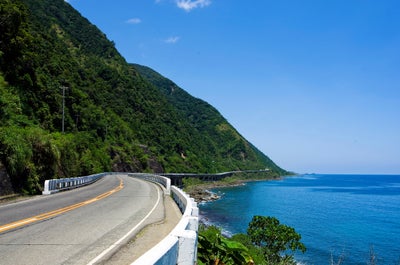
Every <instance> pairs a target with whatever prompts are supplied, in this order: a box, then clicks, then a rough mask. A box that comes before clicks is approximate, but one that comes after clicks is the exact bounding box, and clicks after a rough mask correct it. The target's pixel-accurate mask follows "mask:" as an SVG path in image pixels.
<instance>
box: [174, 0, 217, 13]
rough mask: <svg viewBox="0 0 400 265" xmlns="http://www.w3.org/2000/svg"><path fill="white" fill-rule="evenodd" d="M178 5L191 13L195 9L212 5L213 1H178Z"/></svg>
mask: <svg viewBox="0 0 400 265" xmlns="http://www.w3.org/2000/svg"><path fill="white" fill-rule="evenodd" d="M176 5H177V6H178V7H179V8H182V9H184V10H185V11H187V12H189V11H191V10H192V9H193V8H198V7H206V6H208V5H211V0H176Z"/></svg>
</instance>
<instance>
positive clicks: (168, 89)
mask: <svg viewBox="0 0 400 265" xmlns="http://www.w3.org/2000/svg"><path fill="white" fill-rule="evenodd" d="M131 65H132V67H133V68H134V69H135V70H137V71H138V72H139V73H140V74H141V75H142V76H143V77H144V78H146V80H148V81H149V82H151V83H152V84H153V85H154V86H155V87H157V88H158V89H159V90H160V91H161V92H162V93H163V95H164V96H165V97H166V98H167V100H168V101H169V102H170V103H171V104H172V105H173V106H175V108H176V109H177V110H178V112H179V114H180V115H182V117H183V118H184V119H185V120H187V121H188V122H189V124H190V125H191V126H192V127H193V131H192V136H194V135H193V134H195V133H197V134H196V137H198V138H199V139H202V142H203V143H204V144H205V145H204V147H205V148H207V149H208V150H207V154H214V156H213V159H217V160H220V161H222V163H223V162H225V163H227V164H226V166H227V167H229V168H235V169H257V168H258V167H259V166H260V165H265V166H266V167H268V168H269V169H272V170H274V171H276V172H279V173H280V174H286V173H287V172H286V171H284V170H283V169H281V168H280V167H278V166H277V165H276V164H275V163H274V162H273V161H272V160H271V159H270V158H268V157H267V156H266V155H265V154H263V153H262V152H261V151H260V150H258V149H257V148H256V147H255V146H253V145H252V144H251V143H249V142H248V141H247V140H246V139H245V138H243V137H242V136H241V135H240V134H239V133H238V132H237V131H236V129H235V128H233V127H232V126H231V125H230V124H229V123H228V122H227V121H226V119H225V118H224V117H223V116H222V115H221V114H220V113H219V112H218V111H217V110H216V109H215V108H214V107H213V106H211V105H210V104H208V103H207V102H205V101H203V100H201V99H198V98H195V97H193V96H191V95H190V94H189V93H187V92H186V91H185V90H183V89H182V88H180V87H178V86H177V85H176V84H175V83H174V82H172V81H171V80H169V79H167V78H165V77H163V76H162V75H160V74H159V73H157V72H155V71H154V70H152V69H151V68H149V67H146V66H142V65H138V64H131ZM233 161H243V162H245V164H241V163H237V164H235V162H233ZM229 162H231V164H229Z"/></svg>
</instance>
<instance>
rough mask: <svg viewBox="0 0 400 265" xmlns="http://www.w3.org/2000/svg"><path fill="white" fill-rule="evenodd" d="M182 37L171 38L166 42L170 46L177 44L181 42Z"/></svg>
mask: <svg viewBox="0 0 400 265" xmlns="http://www.w3.org/2000/svg"><path fill="white" fill-rule="evenodd" d="M179 39H180V37H178V36H173V37H169V38H168V39H165V40H164V42H165V43H168V44H175V43H177V42H178V41H179Z"/></svg>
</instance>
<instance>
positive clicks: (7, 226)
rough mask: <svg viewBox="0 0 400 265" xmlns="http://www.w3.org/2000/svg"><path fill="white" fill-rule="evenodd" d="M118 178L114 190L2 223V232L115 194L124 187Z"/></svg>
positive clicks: (0, 229)
mask: <svg viewBox="0 0 400 265" xmlns="http://www.w3.org/2000/svg"><path fill="white" fill-rule="evenodd" d="M118 178H119V185H118V186H117V187H116V188H114V189H112V190H109V191H107V192H105V193H103V194H100V195H99V196H96V197H94V198H92V199H89V200H87V201H83V202H79V203H76V204H73V205H69V206H66V207H64V208H60V209H57V210H53V211H50V212H47V213H43V214H39V215H36V216H32V217H29V218H26V219H22V220H19V221H15V222H12V223H9V224H5V225H2V226H0V233H2V232H5V231H8V230H11V229H14V228H18V227H21V226H24V225H27V224H31V223H35V222H38V221H41V220H44V219H49V218H52V217H55V216H57V215H60V214H63V213H66V212H69V211H72V210H75V209H77V208H80V207H82V206H85V205H88V204H90V203H93V202H96V201H99V200H101V199H104V198H106V197H108V196H110V195H111V194H114V193H116V192H118V191H120V190H121V189H123V188H124V182H123V180H122V179H121V178H120V177H118Z"/></svg>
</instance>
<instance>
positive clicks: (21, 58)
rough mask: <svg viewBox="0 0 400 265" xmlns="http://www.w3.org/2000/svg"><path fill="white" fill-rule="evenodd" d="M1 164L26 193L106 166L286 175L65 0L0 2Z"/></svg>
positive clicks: (15, 187) (112, 168)
mask: <svg viewBox="0 0 400 265" xmlns="http://www.w3.org/2000/svg"><path fill="white" fill-rule="evenodd" d="M63 130H64V131H63ZM0 161H1V162H0V176H3V175H8V176H9V178H10V180H11V185H12V189H13V190H14V191H16V192H26V193H37V192H39V191H40V190H41V188H42V186H41V185H42V184H43V180H44V179H49V178H58V177H73V176H79V175H86V174H92V173H96V172H104V171H131V172H202V173H206V172H220V171H228V170H239V169H241V170H245V169H261V168H266V167H267V168H270V169H271V170H272V172H271V174H276V175H281V174H285V173H286V172H285V171H284V170H282V169H281V168H279V167H278V166H277V165H275V164H274V163H273V162H272V161H271V160H270V159H269V158H268V157H267V156H265V155H264V154H263V153H262V152H260V151H259V150H258V149H257V148H255V147H254V146H253V145H252V144H250V143H249V142H248V141H247V140H246V139H244V138H243V137H242V136H241V135H240V134H239V133H238V132H237V131H236V130H235V129H234V128H233V127H232V126H231V125H230V124H229V123H228V122H227V121H226V120H225V119H224V118H223V117H222V116H221V114H220V113H219V112H218V111H217V110H216V109H215V108H213V107H212V106H210V105H209V104H207V103H206V102H204V101H202V100H200V99H196V98H194V97H192V96H190V95H189V94H188V93H187V92H185V91H184V90H183V89H181V88H179V87H177V86H176V85H175V84H174V83H173V82H172V81H170V80H168V79H166V78H164V77H162V76H161V75H159V74H158V73H156V72H154V71H153V70H151V69H150V68H147V67H144V66H139V65H132V64H128V63H127V62H126V61H125V59H124V58H123V57H122V56H121V55H120V54H119V52H118V51H117V50H116V49H115V46H114V43H113V42H111V41H109V40H108V39H107V37H106V36H105V34H103V33H102V32H101V31H100V30H99V29H98V28H97V27H96V26H94V25H93V24H91V23H90V22H89V21H88V20H87V19H85V18H83V17H82V16H81V15H80V14H79V13H78V12H77V11H76V10H75V9H73V8H72V7H71V6H70V5H69V4H68V3H66V2H65V1H63V0H1V1H0ZM4 173H7V174H4ZM1 182H2V181H1V179H0V183H1ZM0 188H1V184H0ZM0 195H1V194H0Z"/></svg>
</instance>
